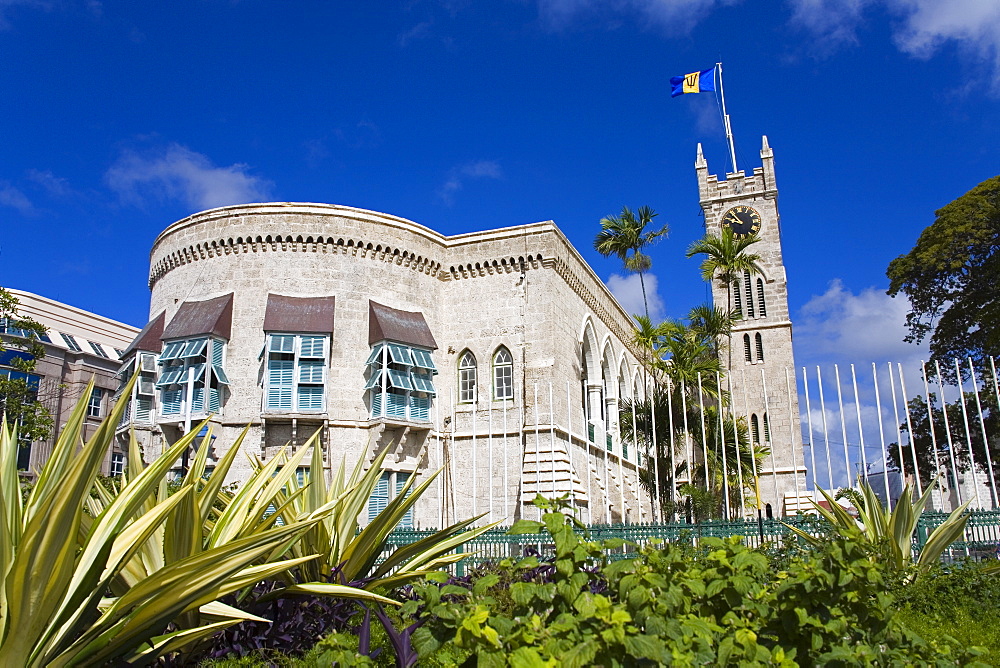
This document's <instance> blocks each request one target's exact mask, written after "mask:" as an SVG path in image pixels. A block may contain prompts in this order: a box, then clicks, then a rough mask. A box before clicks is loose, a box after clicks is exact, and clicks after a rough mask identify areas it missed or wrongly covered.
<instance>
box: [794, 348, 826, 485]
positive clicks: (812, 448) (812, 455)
mask: <svg viewBox="0 0 1000 668" xmlns="http://www.w3.org/2000/svg"><path fill="white" fill-rule="evenodd" d="M802 387H804V388H805V391H806V423H807V425H808V429H809V459H810V461H811V462H812V476H813V491H812V493H811V494H810V498H813V499H815V498H817V497H818V496H819V495H818V494H816V489H817V488H818V487H819V484H818V483H817V482H816V436H815V435H814V434H813V416H812V406H810V405H809V375H808V374H807V373H806V368H805V367H802ZM789 410H791V409H790V408H789ZM805 456H806V453H805V452H803V453H802V459H803V460H805ZM804 463H805V462H804V461H803V464H804ZM806 488H807V490H808V485H807V486H806Z"/></svg>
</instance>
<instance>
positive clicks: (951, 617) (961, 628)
mask: <svg viewBox="0 0 1000 668" xmlns="http://www.w3.org/2000/svg"><path fill="white" fill-rule="evenodd" d="M897 596H898V599H899V602H900V604H901V607H902V611H901V613H900V617H901V619H902V621H903V623H904V624H905V625H906V626H907V627H909V628H910V629H911V630H913V631H914V632H915V633H918V634H919V635H921V636H922V637H924V638H925V639H927V640H928V641H932V640H933V641H938V642H957V643H959V644H961V645H965V646H969V647H972V646H978V647H982V648H983V650H984V654H983V656H982V659H983V660H984V661H987V662H989V663H991V664H997V663H1000V578H998V577H997V576H996V575H994V574H992V573H989V572H987V571H986V570H985V569H984V565H983V564H981V563H978V562H975V561H967V562H961V563H958V564H951V565H948V566H939V567H937V568H935V569H932V570H931V571H929V572H928V573H927V574H926V575H925V576H924V577H922V578H921V579H919V580H918V581H917V582H915V583H913V584H911V585H909V586H905V587H900V588H899V591H898V592H897Z"/></svg>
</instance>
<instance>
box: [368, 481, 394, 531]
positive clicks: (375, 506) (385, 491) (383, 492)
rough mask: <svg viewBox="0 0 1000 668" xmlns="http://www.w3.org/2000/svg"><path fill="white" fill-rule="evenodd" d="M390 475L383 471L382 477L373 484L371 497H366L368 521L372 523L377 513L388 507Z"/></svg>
mask: <svg viewBox="0 0 1000 668" xmlns="http://www.w3.org/2000/svg"><path fill="white" fill-rule="evenodd" d="M390 475H391V474H390V473H389V472H388V471H383V472H382V475H381V476H380V477H379V479H378V482H377V483H375V489H373V490H372V495H371V496H370V497H368V521H369V522H372V521H373V520H374V519H375V518H376V517H378V515H379V513H381V512H382V511H383V510H385V507H386V506H387V505H389V476H390Z"/></svg>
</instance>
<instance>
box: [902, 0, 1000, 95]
mask: <svg viewBox="0 0 1000 668" xmlns="http://www.w3.org/2000/svg"><path fill="white" fill-rule="evenodd" d="M892 4H893V5H895V6H896V7H897V8H898V11H900V12H901V13H903V14H904V15H905V22H904V25H903V27H902V29H900V30H898V31H897V32H896V35H895V39H896V44H897V45H898V46H899V48H900V49H902V50H903V51H904V52H906V53H908V54H910V55H913V56H916V57H918V58H929V57H931V56H932V55H934V52H935V51H937V49H938V48H940V47H941V46H942V45H944V44H945V43H947V42H951V41H953V42H955V43H956V44H957V45H958V47H959V49H960V50H961V51H963V52H965V53H966V54H967V55H969V56H971V57H973V58H975V59H977V60H981V61H984V62H987V63H989V64H991V65H992V67H993V70H994V71H993V77H994V84H995V85H996V84H997V83H998V80H1000V3H998V2H996V1H995V0H947V1H943V0H892Z"/></svg>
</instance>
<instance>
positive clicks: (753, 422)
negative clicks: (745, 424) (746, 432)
mask: <svg viewBox="0 0 1000 668" xmlns="http://www.w3.org/2000/svg"><path fill="white" fill-rule="evenodd" d="M750 437H751V438H752V439H753V442H754V443H760V421H759V420H758V419H757V414H756V413H754V414H753V415H751V416H750Z"/></svg>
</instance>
